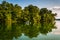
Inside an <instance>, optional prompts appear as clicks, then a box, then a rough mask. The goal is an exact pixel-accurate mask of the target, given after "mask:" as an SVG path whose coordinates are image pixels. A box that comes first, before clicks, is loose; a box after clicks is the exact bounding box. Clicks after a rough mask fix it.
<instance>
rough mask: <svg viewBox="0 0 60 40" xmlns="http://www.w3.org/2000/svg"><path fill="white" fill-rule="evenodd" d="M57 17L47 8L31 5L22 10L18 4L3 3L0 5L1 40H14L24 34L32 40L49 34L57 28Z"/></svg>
mask: <svg viewBox="0 0 60 40" xmlns="http://www.w3.org/2000/svg"><path fill="white" fill-rule="evenodd" d="M55 15H56V14H53V13H52V11H51V10H48V9H47V8H41V9H39V8H38V7H37V6H33V5H29V6H27V7H25V8H24V9H23V10H22V8H21V7H20V6H18V5H17V4H16V5H13V4H11V3H8V2H5V1H3V2H2V4H0V40H12V39H13V37H15V38H18V37H19V36H21V34H22V33H24V34H25V36H28V37H30V38H33V37H37V36H38V34H39V33H41V34H47V33H48V32H51V31H52V29H53V28H56V27H55V26H54V25H55V22H54V21H55V17H54V16H55ZM27 21H29V22H28V24H27Z"/></svg>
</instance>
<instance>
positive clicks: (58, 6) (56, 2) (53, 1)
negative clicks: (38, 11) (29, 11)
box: [0, 0, 60, 18]
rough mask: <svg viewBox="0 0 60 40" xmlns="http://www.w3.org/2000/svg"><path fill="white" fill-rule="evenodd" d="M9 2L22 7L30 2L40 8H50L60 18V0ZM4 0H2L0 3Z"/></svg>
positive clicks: (9, 0) (20, 0) (10, 0)
mask: <svg viewBox="0 0 60 40" xmlns="http://www.w3.org/2000/svg"><path fill="white" fill-rule="evenodd" d="M6 1H7V2H9V3H13V4H18V5H20V6H21V7H22V8H24V7H25V6H28V5H30V4H32V5H35V6H38V7H39V8H43V7H44V8H48V9H50V10H52V11H53V12H56V13H57V17H56V18H60V0H6ZM1 2H2V0H0V3H1Z"/></svg>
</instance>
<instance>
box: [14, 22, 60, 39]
mask: <svg viewBox="0 0 60 40" xmlns="http://www.w3.org/2000/svg"><path fill="white" fill-rule="evenodd" d="M56 26H57V29H53V31H52V32H50V33H48V34H47V35H42V34H39V35H38V36H37V37H33V38H29V37H28V36H25V35H24V34H23V33H22V36H20V37H18V38H17V39H15V38H13V40H60V21H56Z"/></svg>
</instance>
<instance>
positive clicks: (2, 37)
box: [0, 22, 56, 40]
mask: <svg viewBox="0 0 60 40" xmlns="http://www.w3.org/2000/svg"><path fill="white" fill-rule="evenodd" d="M0 26H2V25H0ZM53 28H56V27H55V26H54V23H46V22H43V24H42V23H40V24H39V25H31V24H30V25H27V24H24V25H23V24H22V25H19V24H18V23H12V26H11V29H10V30H8V29H6V26H5V25H4V26H2V27H1V28H0V40H12V39H13V37H15V38H16V39H17V38H18V37H20V36H21V35H22V33H24V35H25V36H28V37H29V38H33V37H37V36H38V35H39V34H45V35H47V33H49V32H51V31H52V29H53Z"/></svg>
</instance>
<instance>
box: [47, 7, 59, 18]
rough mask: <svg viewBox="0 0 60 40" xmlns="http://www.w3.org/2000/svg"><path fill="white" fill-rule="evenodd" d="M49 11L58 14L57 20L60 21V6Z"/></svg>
mask: <svg viewBox="0 0 60 40" xmlns="http://www.w3.org/2000/svg"><path fill="white" fill-rule="evenodd" d="M48 9H49V10H52V12H53V13H57V16H56V19H60V6H54V7H51V8H48Z"/></svg>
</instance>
